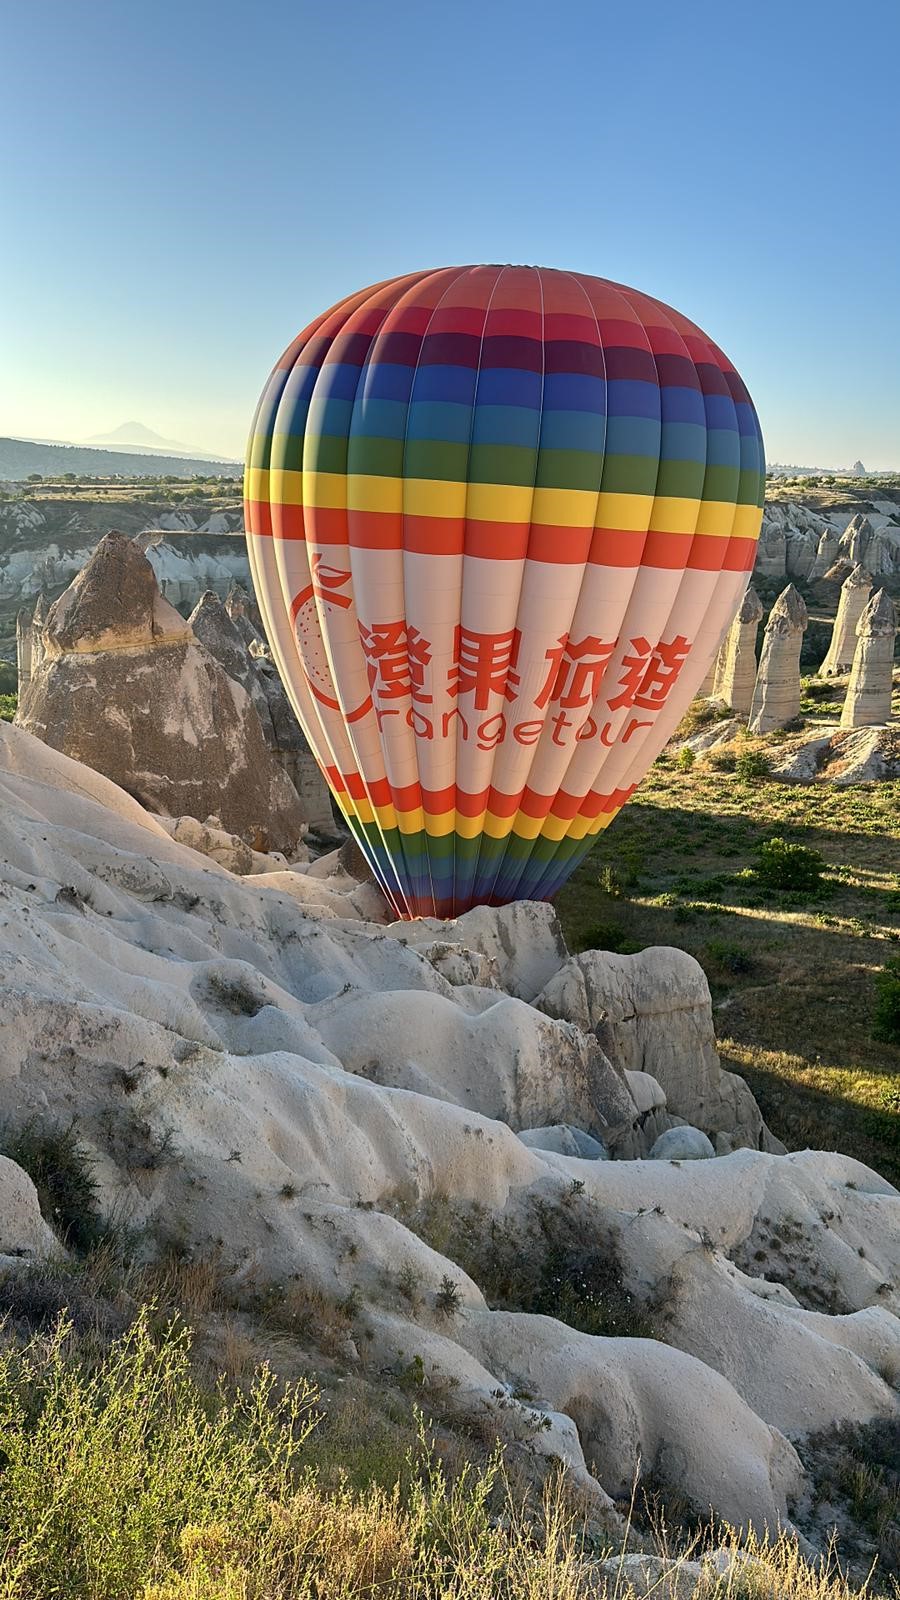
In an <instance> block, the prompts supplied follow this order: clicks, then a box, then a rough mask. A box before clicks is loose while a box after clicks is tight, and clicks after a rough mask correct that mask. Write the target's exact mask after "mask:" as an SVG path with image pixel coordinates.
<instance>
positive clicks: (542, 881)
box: [532, 283, 663, 898]
mask: <svg viewBox="0 0 900 1600" xmlns="http://www.w3.org/2000/svg"><path fill="white" fill-rule="evenodd" d="M610 287H611V288H613V289H614V290H615V291H616V293H617V294H620V295H621V297H622V299H623V300H624V301H625V303H626V305H627V306H628V308H629V310H630V311H631V312H633V313H634V315H635V316H636V317H637V320H638V324H639V326H640V328H641V330H642V332H643V334H644V338H645V339H646V343H647V347H648V349H649V352H650V357H651V359H652V361H653V365H654V368H655V370H656V384H657V388H658V390H659V420H660V439H659V457H658V460H657V463H656V481H655V485H654V491H653V501H652V503H651V506H650V512H649V515H648V518H647V529H646V531H645V534H644V544H643V546H642V548H641V557H640V559H639V561H638V564H637V566H636V568H635V574H634V582H633V583H632V586H631V592H630V594H629V596H628V601H627V603H626V606H625V610H624V612H623V614H622V623H621V626H622V628H623V629H625V628H626V623H627V621H628V615H629V612H630V610H631V607H632V604H633V602H634V594H635V590H636V589H637V588H638V585H639V582H640V577H641V573H642V572H643V571H644V570H645V569H644V567H643V552H644V549H646V545H647V538H648V536H649V530H650V524H651V522H652V521H653V513H654V510H655V508H656V500H657V495H658V491H659V477H660V472H661V471H662V430H663V393H662V391H663V385H662V382H661V379H660V373H659V363H658V362H657V359H656V352H655V351H654V349H653V345H652V342H651V340H650V337H649V334H648V333H647V331H646V324H645V322H644V319H643V316H642V314H641V312H640V311H639V310H638V308H637V307H636V306H635V305H634V304H633V302H632V300H631V297H630V294H629V292H628V290H627V289H626V288H625V286H624V285H622V284H616V283H613V284H610ZM606 466H607V461H606V460H604V463H603V469H604V470H603V476H605V474H606ZM602 482H603V479H602V477H601V489H602ZM626 631H627V630H626ZM620 638H621V634H620ZM610 664H611V662H610ZM607 670H608V668H607ZM605 676H606V674H605V673H604V679H605ZM601 692H602V690H601ZM596 699H599V695H598V696H597V697H596V698H595V701H594V704H596ZM591 709H592V710H593V707H592V708H591ZM576 754H577V748H576V750H573V752H572V755H571V756H570V758H569V762H568V765H567V767H566V772H565V773H564V774H563V776H562V779H561V782H560V789H561V788H562V787H563V785H564V783H565V779H566V775H567V773H568V771H569V769H570V767H571V765H572V762H573V761H574V759H575V756H576ZM605 765H606V759H604V760H602V761H601V764H600V766H599V767H598V768H597V769H596V772H595V774H594V777H593V778H592V779H591V783H590V785H589V787H588V790H587V791H586V795H587V794H589V793H590V792H591V789H593V786H594V784H595V783H596V782H597V781H598V778H599V776H600V774H601V772H602V771H603V767H604V766H605ZM617 787H618V785H617ZM557 792H559V791H557ZM585 797H586V796H585ZM585 854H587V851H585ZM550 874H551V863H548V864H547V867H546V868H545V869H544V871H543V872H542V873H541V875H540V877H539V878H538V881H537V883H536V885H534V887H533V891H532V892H533V894H534V896H535V898H540V897H541V895H542V894H543V893H545V892H546V891H545V885H546V884H547V882H548V880H549V878H550Z"/></svg>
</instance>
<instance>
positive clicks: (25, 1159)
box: [2, 1121, 105, 1250]
mask: <svg viewBox="0 0 900 1600" xmlns="http://www.w3.org/2000/svg"><path fill="white" fill-rule="evenodd" d="M2 1153H3V1155H5V1156H8V1157H9V1159H10V1160H11V1161H15V1162H16V1163H17V1165H18V1166H20V1167H22V1168H23V1170H24V1171H25V1172H27V1173H28V1176H29V1178H30V1179H31V1181H32V1183H33V1184H34V1186H35V1188H36V1189H37V1193H38V1202H39V1204H40V1208H41V1215H42V1216H43V1218H44V1220H45V1222H49V1224H50V1226H51V1228H52V1229H53V1230H54V1232H55V1233H56V1234H58V1236H59V1238H60V1239H61V1240H62V1242H63V1244H65V1245H70V1246H71V1247H72V1249H74V1250H90V1249H91V1248H92V1246H94V1245H96V1244H99V1242H100V1240H101V1239H102V1238H103V1236H104V1232H105V1229H104V1225H103V1222H102V1220H101V1217H100V1207H99V1204H98V1199H97V1184H96V1180H95V1178H94V1169H93V1165H92V1162H91V1158H90V1156H89V1155H88V1153H87V1151H86V1150H85V1149H84V1147H83V1146H82V1145H81V1144H80V1143H79V1139H78V1134H77V1133H76V1131H75V1124H74V1123H70V1124H69V1125H68V1127H66V1128H59V1127H41V1126H40V1125H39V1124H38V1123H37V1122H34V1121H32V1122H26V1123H25V1125H24V1127H22V1128H20V1129H19V1130H18V1131H17V1132H8V1133H7V1134H6V1135H5V1137H4V1138H3V1140H2Z"/></svg>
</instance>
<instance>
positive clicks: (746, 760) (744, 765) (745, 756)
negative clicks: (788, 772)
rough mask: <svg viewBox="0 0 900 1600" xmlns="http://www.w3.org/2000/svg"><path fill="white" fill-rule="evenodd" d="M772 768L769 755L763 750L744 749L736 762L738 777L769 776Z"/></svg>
mask: <svg viewBox="0 0 900 1600" xmlns="http://www.w3.org/2000/svg"><path fill="white" fill-rule="evenodd" d="M771 770H772V769H771V766H770V764H769V760H768V757H767V756H764V755H763V753H762V751H761V750H742V751H741V753H740V755H739V756H737V757H736V759H735V763H734V772H735V776H736V777H738V778H767V777H768V776H769V773H770V772H771Z"/></svg>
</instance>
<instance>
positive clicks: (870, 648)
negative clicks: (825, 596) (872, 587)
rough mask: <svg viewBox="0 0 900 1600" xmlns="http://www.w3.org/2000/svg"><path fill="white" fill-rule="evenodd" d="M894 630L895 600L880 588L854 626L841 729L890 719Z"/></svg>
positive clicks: (895, 618) (870, 725) (861, 726)
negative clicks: (848, 679)
mask: <svg viewBox="0 0 900 1600" xmlns="http://www.w3.org/2000/svg"><path fill="white" fill-rule="evenodd" d="M848 582H849V579H848ZM896 631H897V617H896V613H895V611H894V602H893V600H892V599H891V597H890V595H889V594H888V593H887V592H886V591H885V590H884V589H879V590H878V592H877V594H873V596H872V598H871V600H870V601H869V603H868V605H867V606H866V607H865V609H864V611H863V613H862V615H861V616H860V618H859V621H858V623H857V625H856V650H855V652H854V656H853V665H852V668H851V671H850V682H849V683H848V685H847V697H846V699H845V701H844V706H843V710H842V711H841V727H842V728H869V727H873V726H877V725H878V724H879V723H885V722H889V721H890V718H891V691H892V689H893V672H894V634H895V633H896Z"/></svg>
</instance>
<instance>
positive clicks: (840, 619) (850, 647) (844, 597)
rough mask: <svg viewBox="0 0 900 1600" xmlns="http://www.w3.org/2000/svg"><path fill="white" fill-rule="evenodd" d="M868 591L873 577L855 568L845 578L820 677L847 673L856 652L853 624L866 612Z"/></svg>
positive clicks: (863, 570) (861, 569)
mask: <svg viewBox="0 0 900 1600" xmlns="http://www.w3.org/2000/svg"><path fill="white" fill-rule="evenodd" d="M871 590H872V574H871V573H870V572H867V571H866V569H865V567H854V568H853V571H852V572H851V573H850V574H849V575H848V576H847V577H846V578H845V579H844V582H843V584H842V585H841V597H840V599H839V601H838V608H837V616H836V617H835V619H834V627H833V628H832V630H831V643H830V645H829V646H828V654H827V655H826V657H825V660H824V661H823V662H822V665H821V666H820V668H819V677H820V678H836V677H838V676H839V675H840V674H841V673H842V672H849V671H850V668H851V667H852V665H853V653H854V651H855V649H856V624H857V623H858V621H859V619H860V617H861V616H862V614H863V612H864V611H865V609H866V603H867V601H868V599H869V595H870V593H871Z"/></svg>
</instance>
